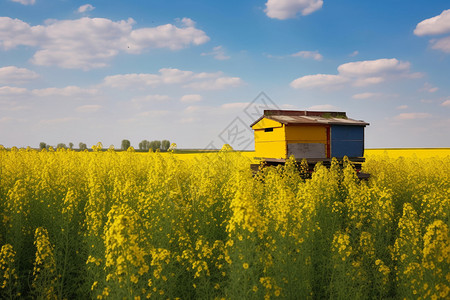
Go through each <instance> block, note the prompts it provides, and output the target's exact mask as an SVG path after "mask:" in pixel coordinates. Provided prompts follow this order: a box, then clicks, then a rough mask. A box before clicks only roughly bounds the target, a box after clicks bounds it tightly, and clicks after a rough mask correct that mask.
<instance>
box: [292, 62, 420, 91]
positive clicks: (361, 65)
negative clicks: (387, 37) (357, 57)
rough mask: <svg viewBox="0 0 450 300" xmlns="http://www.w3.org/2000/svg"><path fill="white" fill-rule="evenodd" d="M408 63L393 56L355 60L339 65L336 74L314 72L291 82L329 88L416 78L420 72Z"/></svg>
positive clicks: (294, 86) (296, 85)
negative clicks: (413, 71) (411, 71)
mask: <svg viewBox="0 0 450 300" xmlns="http://www.w3.org/2000/svg"><path fill="white" fill-rule="evenodd" d="M409 69H410V63H409V62H402V61H399V60H397V59H395V58H391V59H387V58H382V59H377V60H366V61H356V62H350V63H345V64H342V65H340V66H339V67H338V68H337V70H338V75H332V74H316V75H306V76H303V77H299V78H297V79H295V80H294V81H292V82H291V86H292V87H293V88H317V87H322V88H329V87H336V86H341V85H342V84H345V83H349V84H351V85H352V86H359V87H360V86H367V85H373V84H377V83H381V82H383V81H385V80H387V79H398V78H403V77H406V78H418V77H420V76H421V75H422V74H421V73H410V71H409Z"/></svg>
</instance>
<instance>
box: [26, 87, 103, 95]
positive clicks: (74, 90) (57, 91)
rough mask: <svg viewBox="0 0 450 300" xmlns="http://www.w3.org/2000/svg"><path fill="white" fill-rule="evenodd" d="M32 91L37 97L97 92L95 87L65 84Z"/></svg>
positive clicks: (93, 93) (92, 93)
mask: <svg viewBox="0 0 450 300" xmlns="http://www.w3.org/2000/svg"><path fill="white" fill-rule="evenodd" d="M32 93H33V94H34V95H36V96H39V97H52V96H58V97H77V96H86V95H95V94H97V93H98V90H96V89H84V88H80V87H78V86H67V87H64V88H45V89H34V90H32Z"/></svg>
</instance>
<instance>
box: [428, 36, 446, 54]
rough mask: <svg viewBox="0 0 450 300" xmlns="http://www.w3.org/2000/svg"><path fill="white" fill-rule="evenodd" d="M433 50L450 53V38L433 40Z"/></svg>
mask: <svg viewBox="0 0 450 300" xmlns="http://www.w3.org/2000/svg"><path fill="white" fill-rule="evenodd" d="M431 48H433V49H435V50H441V51H442V52H445V53H450V36H448V37H444V38H442V39H438V40H432V41H431Z"/></svg>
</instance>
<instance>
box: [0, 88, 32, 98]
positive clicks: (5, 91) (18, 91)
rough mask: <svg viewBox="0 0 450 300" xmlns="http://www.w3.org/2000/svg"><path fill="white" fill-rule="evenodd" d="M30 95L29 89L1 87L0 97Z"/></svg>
mask: <svg viewBox="0 0 450 300" xmlns="http://www.w3.org/2000/svg"><path fill="white" fill-rule="evenodd" d="M27 93H28V90H27V89H24V88H18V87H11V86H1V87H0V95H2V96H17V95H25V94H27Z"/></svg>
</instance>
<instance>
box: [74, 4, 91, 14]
mask: <svg viewBox="0 0 450 300" xmlns="http://www.w3.org/2000/svg"><path fill="white" fill-rule="evenodd" d="M94 9H95V7H94V6H92V5H91V4H85V5H81V6H80V7H78V12H79V13H85V12H88V11H93V10H94Z"/></svg>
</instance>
